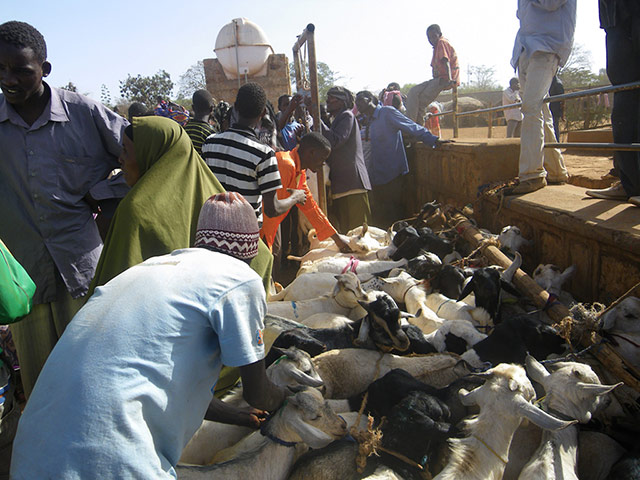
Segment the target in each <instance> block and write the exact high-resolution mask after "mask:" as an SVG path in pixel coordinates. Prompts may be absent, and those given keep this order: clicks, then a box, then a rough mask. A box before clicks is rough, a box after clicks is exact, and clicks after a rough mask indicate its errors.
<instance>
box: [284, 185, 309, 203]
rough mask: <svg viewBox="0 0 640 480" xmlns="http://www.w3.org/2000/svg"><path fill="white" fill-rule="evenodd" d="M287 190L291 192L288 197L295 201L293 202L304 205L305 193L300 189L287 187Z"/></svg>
mask: <svg viewBox="0 0 640 480" xmlns="http://www.w3.org/2000/svg"><path fill="white" fill-rule="evenodd" d="M287 192H289V193H290V194H291V196H290V197H289V198H291V199H292V200H293V201H295V203H299V204H301V205H304V204H305V202H306V201H307V193H306V192H305V191H304V190H302V189H296V188H287Z"/></svg>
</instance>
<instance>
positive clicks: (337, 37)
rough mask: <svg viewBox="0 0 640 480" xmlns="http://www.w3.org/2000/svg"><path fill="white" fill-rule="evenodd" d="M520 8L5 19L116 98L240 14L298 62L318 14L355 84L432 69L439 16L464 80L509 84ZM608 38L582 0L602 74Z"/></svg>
mask: <svg viewBox="0 0 640 480" xmlns="http://www.w3.org/2000/svg"><path fill="white" fill-rule="evenodd" d="M516 7H517V1H516V0H445V1H442V0H438V1H433V0H396V1H395V2H389V1H380V0H342V1H340V0H322V1H320V0H297V1H295V2H291V1H287V2H284V1H281V0H271V1H264V0H263V1H256V0H235V1H232V2H230V1H220V0H182V1H179V2H175V1H172V2H169V1H167V0H154V1H151V0H128V1H124V0H109V1H106V2H97V1H92V0H57V1H55V2H52V1H51V0H31V1H29V2H9V1H8V0H0V23H1V22H4V21H7V20H21V21H25V22H28V23H30V24H32V25H33V26H35V27H36V28H37V29H38V30H40V32H41V33H42V34H43V35H44V37H45V40H46V41H47V48H48V59H49V61H50V62H51V64H52V65H53V71H52V73H51V75H50V76H49V79H48V81H49V83H50V84H51V85H53V86H62V85H66V84H67V83H68V82H70V81H71V82H73V83H74V84H75V85H76V86H77V87H78V91H80V92H81V93H85V94H88V95H89V96H91V97H93V98H95V99H100V89H101V85H102V84H105V85H106V86H107V88H108V89H109V91H110V93H111V97H112V99H113V100H114V101H115V100H116V99H117V97H119V95H120V93H119V87H118V85H119V81H120V80H124V79H125V78H126V77H127V75H128V74H131V75H132V76H135V75H138V74H141V75H143V76H147V75H153V74H154V73H156V72H157V71H159V70H161V69H164V70H166V71H167V72H169V73H170V74H171V79H172V80H173V81H174V83H177V82H178V80H179V78H180V75H181V74H183V73H184V72H185V71H186V70H187V69H188V68H189V67H190V66H191V65H193V64H194V63H196V62H197V61H198V60H201V59H203V58H214V57H215V54H214V52H213V49H214V46H215V41H216V37H217V35H218V32H219V31H220V29H221V28H222V27H223V26H224V25H225V24H227V23H229V22H230V21H231V20H232V19H234V18H239V17H245V18H247V19H249V20H251V21H252V22H254V23H256V24H258V25H259V26H260V27H262V29H263V30H264V32H265V33H266V35H267V38H268V39H269V42H270V43H271V45H272V47H273V49H274V51H275V52H276V53H285V54H286V55H287V57H288V58H289V61H291V59H292V54H291V49H292V46H293V44H294V42H295V40H296V36H297V35H299V34H300V33H301V32H302V30H303V29H304V27H305V26H306V25H307V24H309V23H313V24H314V25H315V26H316V34H315V39H316V56H317V59H318V61H321V62H325V63H326V64H328V65H329V67H330V68H331V69H332V70H333V71H335V72H337V73H338V74H339V76H341V77H342V78H341V80H340V82H339V84H342V85H344V86H346V87H348V88H350V89H352V90H353V91H358V90H362V89H369V90H373V91H378V90H380V89H381V88H383V87H385V86H386V85H387V84H388V83H389V82H392V81H395V82H398V83H399V84H400V85H403V84H406V83H419V82H422V81H425V80H428V79H429V78H431V68H430V66H429V64H430V61H431V55H432V51H433V50H432V47H431V45H430V44H429V43H428V41H427V37H426V35H425V31H426V27H427V26H428V25H430V24H432V23H437V24H439V25H440V27H441V28H442V32H443V34H444V36H445V37H446V38H448V39H449V41H450V42H451V44H452V45H453V46H454V48H455V49H456V52H457V54H458V59H459V63H460V71H461V81H462V82H463V83H464V82H467V81H468V76H467V72H468V67H469V66H480V65H484V66H487V67H493V68H495V71H496V74H495V79H496V80H497V81H498V83H500V84H501V85H503V86H504V87H505V88H506V86H507V85H508V82H509V79H510V78H511V77H512V76H513V73H514V72H513V69H512V68H511V66H510V65H509V61H510V59H511V53H512V49H513V40H514V38H515V35H516V32H517V31H518V19H517V18H516ZM604 42H605V40H604V31H603V30H601V29H600V28H599V26H598V2H597V1H596V0H580V1H578V13H577V26H576V33H575V42H574V43H576V44H581V45H582V46H583V47H584V48H585V49H586V50H588V51H589V52H590V53H591V62H592V64H591V67H592V70H593V71H594V72H596V73H597V72H598V70H599V69H600V68H604V67H605V62H606V57H605V44H604ZM175 92H177V89H176V90H175Z"/></svg>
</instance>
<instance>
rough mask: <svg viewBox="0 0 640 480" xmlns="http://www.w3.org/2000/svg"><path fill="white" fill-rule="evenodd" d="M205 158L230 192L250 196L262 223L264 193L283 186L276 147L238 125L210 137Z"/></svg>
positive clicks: (249, 198) (204, 149)
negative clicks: (266, 143)
mask: <svg viewBox="0 0 640 480" xmlns="http://www.w3.org/2000/svg"><path fill="white" fill-rule="evenodd" d="M202 158H204V161H205V162H207V165H209V168H210V169H211V171H212V172H213V173H214V175H215V176H216V177H217V179H218V180H219V181H220V183H221V184H222V186H223V187H224V188H225V189H226V190H227V191H230V192H238V193H240V194H242V196H244V198H246V199H247V202H249V203H250V204H251V206H252V207H253V209H254V210H255V212H256V216H257V217H258V223H259V224H260V226H262V195H263V194H265V193H268V192H272V191H274V190H277V189H279V188H280V187H281V186H282V183H281V182H280V172H279V171H278V161H277V160H276V156H275V153H274V151H273V149H272V148H271V147H268V146H266V145H264V144H263V143H260V142H259V141H258V138H257V137H256V134H255V132H254V131H253V129H251V128H248V127H243V126H240V125H237V124H236V125H233V127H232V128H230V129H229V130H227V131H226V132H222V133H217V134H215V135H211V136H210V137H208V138H207V139H206V140H205V142H204V145H202Z"/></svg>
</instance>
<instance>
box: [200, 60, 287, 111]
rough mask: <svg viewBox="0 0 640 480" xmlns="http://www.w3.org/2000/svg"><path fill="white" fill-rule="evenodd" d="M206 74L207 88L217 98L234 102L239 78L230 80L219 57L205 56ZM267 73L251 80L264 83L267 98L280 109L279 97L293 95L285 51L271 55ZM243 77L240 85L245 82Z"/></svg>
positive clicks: (250, 79) (250, 78)
mask: <svg viewBox="0 0 640 480" xmlns="http://www.w3.org/2000/svg"><path fill="white" fill-rule="evenodd" d="M202 62H203V64H204V75H205V79H206V82H207V90H209V92H210V93H211V95H213V97H214V98H215V99H216V100H224V101H225V102H229V103H230V104H233V102H235V100H236V94H237V93H238V80H237V79H234V80H228V79H227V77H226V75H225V74H224V71H223V69H222V65H220V62H219V61H218V59H217V58H205V59H204V60H203V61H202ZM267 64H268V65H267V75H265V76H263V77H249V78H248V80H249V81H250V82H256V83H259V84H260V85H262V88H264V90H265V92H266V93H267V98H268V99H269V100H270V101H271V103H272V104H273V107H274V108H275V109H276V111H277V109H278V97H279V96H280V95H284V94H289V95H291V82H290V80H289V61H288V60H287V57H286V55H284V54H283V53H278V54H272V55H269V59H268V60H267ZM244 83H245V81H244V79H241V81H240V85H242V84H244Z"/></svg>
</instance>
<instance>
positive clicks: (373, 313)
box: [354, 292, 410, 352]
mask: <svg viewBox="0 0 640 480" xmlns="http://www.w3.org/2000/svg"><path fill="white" fill-rule="evenodd" d="M373 296H374V298H375V299H374V300H373V301H370V302H359V303H360V306H362V308H364V309H365V310H366V311H367V313H368V314H369V315H367V317H365V318H363V319H362V323H361V325H360V332H359V333H358V338H357V339H356V340H355V341H354V343H355V344H356V345H364V344H366V343H367V342H368V341H372V342H373V343H374V344H375V346H376V347H377V348H378V349H380V350H382V351H388V350H391V349H392V348H393V349H396V350H399V351H401V352H404V351H406V350H407V349H408V348H409V343H410V342H409V337H408V336H407V334H406V333H405V332H404V331H403V330H402V329H401V328H400V309H399V308H398V306H397V305H396V303H395V302H394V301H393V299H392V298H391V297H390V296H389V295H388V294H386V293H384V292H378V293H377V294H376V295H373Z"/></svg>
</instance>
